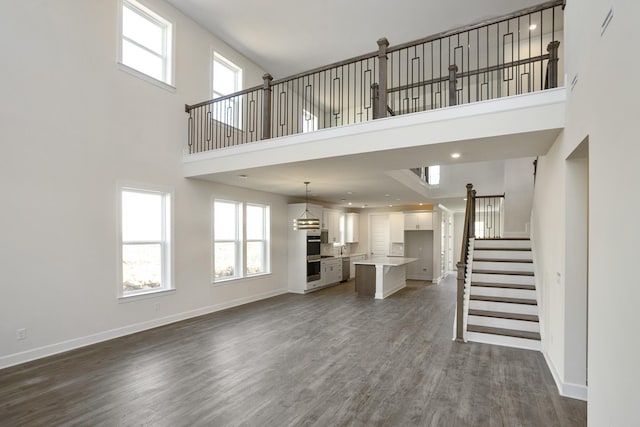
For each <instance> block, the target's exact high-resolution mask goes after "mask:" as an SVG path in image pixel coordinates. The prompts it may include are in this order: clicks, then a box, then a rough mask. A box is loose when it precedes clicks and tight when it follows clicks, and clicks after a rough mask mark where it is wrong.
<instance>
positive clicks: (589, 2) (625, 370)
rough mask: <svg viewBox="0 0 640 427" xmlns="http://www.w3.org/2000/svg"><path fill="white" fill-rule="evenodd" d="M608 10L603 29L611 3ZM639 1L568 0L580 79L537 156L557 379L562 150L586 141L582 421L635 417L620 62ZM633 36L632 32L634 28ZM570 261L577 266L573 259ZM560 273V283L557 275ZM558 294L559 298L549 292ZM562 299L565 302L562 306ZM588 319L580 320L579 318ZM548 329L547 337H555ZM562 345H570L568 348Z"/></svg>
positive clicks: (630, 153)
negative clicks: (561, 124)
mask: <svg viewBox="0 0 640 427" xmlns="http://www.w3.org/2000/svg"><path fill="white" fill-rule="evenodd" d="M610 7H613V10H614V16H613V19H612V21H611V24H610V25H609V27H608V29H607V30H606V32H605V33H604V35H602V36H601V34H600V25H601V23H602V22H603V20H604V18H605V16H606V14H607V12H608V11H609V8H610ZM639 15H640V4H639V3H638V2H630V1H624V0H609V1H604V0H585V1H581V2H568V5H567V9H566V11H565V17H566V22H565V31H566V34H567V37H566V45H567V48H566V52H567V62H566V70H567V79H566V81H568V82H571V81H572V80H573V79H574V76H576V75H577V76H578V82H577V84H576V86H575V88H574V89H573V91H570V92H569V94H568V100H567V125H566V128H565V131H564V132H563V134H561V135H560V137H559V138H558V140H557V141H556V143H555V144H554V146H553V147H552V149H551V150H550V151H549V153H548V154H547V155H546V156H544V157H542V158H541V163H540V169H539V173H538V180H537V182H536V190H535V199H534V211H535V212H534V224H533V227H534V229H535V230H534V234H535V235H536V240H535V242H534V244H535V245H536V248H537V255H538V257H539V258H538V260H539V261H541V262H540V263H539V264H538V269H539V270H540V271H538V272H537V273H538V274H539V273H542V275H541V276H540V275H539V276H538V280H539V281H540V280H541V281H542V283H541V284H542V289H541V292H542V293H543V294H544V295H545V296H543V304H544V305H545V307H543V318H542V321H543V324H544V330H543V334H544V335H543V340H544V341H545V343H544V350H545V353H546V354H547V356H548V358H549V359H551V361H552V364H553V366H555V368H556V369H557V371H558V372H557V373H558V375H559V377H560V380H561V381H566V374H567V372H565V369H564V367H563V366H565V365H569V364H570V363H571V362H572V361H571V360H565V359H564V355H565V342H564V337H563V333H564V331H566V332H571V331H569V330H568V329H565V323H566V324H567V325H570V324H571V322H569V321H566V320H565V314H567V313H570V311H569V309H568V307H570V304H569V302H565V301H563V298H564V295H565V287H569V286H573V284H571V285H568V284H567V283H564V280H565V277H567V276H565V274H563V273H564V269H565V256H564V253H565V248H566V242H565V236H566V230H567V222H569V221H570V220H569V219H566V217H565V202H566V200H567V199H568V196H567V193H569V192H571V191H572V188H569V187H568V185H569V184H568V182H570V181H567V180H566V177H567V164H566V159H567V158H568V157H569V155H570V154H571V153H572V152H573V150H574V149H575V147H576V146H577V145H578V144H580V143H581V142H582V141H583V140H584V139H585V138H586V137H588V140H589V165H588V180H589V186H588V188H589V190H588V191H589V194H588V200H589V219H588V224H589V225H588V233H589V237H588V239H589V240H588V242H589V255H588V282H589V284H588V388H589V398H588V405H587V407H588V422H589V425H593V426H602V425H611V426H618V425H632V424H634V423H636V422H637V420H638V413H637V403H638V384H639V383H640V368H639V366H638V363H637V361H638V360H640V344H639V343H638V340H637V339H636V338H637V330H638V327H637V312H638V310H637V305H638V301H640V286H638V280H637V279H636V278H635V275H634V273H633V271H634V270H633V266H635V265H636V264H637V244H638V243H637V240H638V236H639V234H638V226H637V212H638V209H639V208H640V202H639V201H638V199H637V197H635V195H636V194H637V193H638V191H637V181H638V177H639V175H640V174H639V172H638V166H637V162H638V158H640V145H639V144H637V143H635V141H637V127H636V122H637V117H636V116H637V102H638V97H637V91H634V90H629V84H628V81H627V79H626V78H620V77H618V78H616V75H617V74H618V73H619V70H620V67H622V68H623V69H625V70H635V69H638V67H639V66H640V57H638V56H637V55H629V54H628V52H629V49H630V47H631V46H633V43H629V39H628V38H629V34H632V35H633V34H635V33H634V32H633V29H634V28H635V24H636V18H637V16H639ZM633 37H636V38H637V36H633ZM572 268H575V265H573V266H572ZM556 272H560V273H561V280H560V283H559V284H558V283H555V280H554V274H555V273H556ZM555 297H557V298H558V300H556V299H555ZM562 306H564V310H563V308H562ZM582 327H584V325H582ZM551 335H553V339H552V340H551ZM567 354H568V353H567Z"/></svg>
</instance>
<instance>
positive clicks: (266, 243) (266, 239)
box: [244, 203, 271, 277]
mask: <svg viewBox="0 0 640 427" xmlns="http://www.w3.org/2000/svg"><path fill="white" fill-rule="evenodd" d="M249 206H254V207H259V208H261V209H262V229H263V230H264V235H263V236H262V239H249V238H248V237H247V238H245V240H244V246H245V250H244V253H245V259H244V264H245V265H244V271H245V274H246V276H247V277H251V276H260V275H263V274H269V273H271V207H270V206H269V205H264V204H259V203H246V204H245V213H244V218H245V222H244V227H245V233H244V235H245V236H247V233H246V228H247V218H248V216H247V212H246V209H247V208H248V207H249ZM252 242H262V250H263V260H264V265H263V266H262V271H260V272H257V273H249V270H248V264H247V262H246V254H247V253H248V250H247V245H248V244H249V243H252Z"/></svg>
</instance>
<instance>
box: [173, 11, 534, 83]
mask: <svg viewBox="0 0 640 427" xmlns="http://www.w3.org/2000/svg"><path fill="white" fill-rule="evenodd" d="M167 1H168V2H169V3H171V4H173V5H174V6H175V7H176V8H177V9H179V10H181V11H182V12H183V13H185V14H186V15H187V16H189V17H191V18H192V19H193V20H195V21H196V22H198V23H199V24H200V25H202V26H203V27H205V28H207V29H208V30H209V31H210V32H211V33H213V34H215V35H216V36H218V37H219V38H220V39H222V40H224V41H225V42H227V43H228V44H229V45H230V46H231V47H233V48H234V49H236V50H237V51H239V52H240V53H242V54H244V55H245V56H246V57H248V58H250V59H251V60H253V62H255V63H256V64H257V65H259V66H260V67H261V68H262V69H264V70H265V71H267V72H269V73H271V74H272V75H273V77H274V78H275V79H279V78H284V77H288V76H290V75H293V74H296V73H299V72H302V71H307V70H310V69H313V68H316V67H319V66H324V65H327V64H331V63H333V62H338V61H341V60H344V59H348V58H351V57H354V56H358V55H361V54H364V53H368V52H373V51H375V50H377V45H376V40H378V39H379V38H381V37H386V38H387V39H388V40H389V43H390V44H391V45H392V46H393V45H398V44H400V43H404V42H408V41H412V40H416V39H420V38H423V37H426V36H430V35H433V34H437V33H440V32H442V31H446V30H451V29H455V28H459V27H462V26H465V25H469V24H473V23H476V22H481V21H483V20H486V19H490V18H494V17H496V16H502V15H505V14H508V13H510V12H514V11H516V10H520V9H524V8H526V7H530V6H535V5H537V4H540V3H543V2H544V1H543V0H467V1H460V0H454V1H443V0H437V1H435V0H392V1H390V0H346V1H345V0H272V1H252V0H248V1H247V0H244V1H243V0H167Z"/></svg>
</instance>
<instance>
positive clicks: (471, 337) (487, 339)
mask: <svg viewBox="0 0 640 427" xmlns="http://www.w3.org/2000/svg"><path fill="white" fill-rule="evenodd" d="M467 340H468V341H473V342H480V343H485V344H494V345H503V346H506V347H516V348H524V349H526V350H537V351H540V341H538V340H528V339H526V338H514V337H506V336H503V335H493V334H483V333H480V332H467Z"/></svg>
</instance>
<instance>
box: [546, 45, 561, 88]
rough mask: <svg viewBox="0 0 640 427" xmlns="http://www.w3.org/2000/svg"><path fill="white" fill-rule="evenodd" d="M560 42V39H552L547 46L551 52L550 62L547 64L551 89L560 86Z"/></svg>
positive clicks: (548, 83)
mask: <svg viewBox="0 0 640 427" xmlns="http://www.w3.org/2000/svg"><path fill="white" fill-rule="evenodd" d="M559 47H560V42H559V41H558V40H555V41H552V42H551V43H549V45H548V46H547V52H549V64H547V70H548V74H547V78H548V81H547V88H548V89H551V88H554V87H558V48H559Z"/></svg>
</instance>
